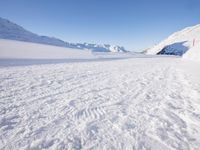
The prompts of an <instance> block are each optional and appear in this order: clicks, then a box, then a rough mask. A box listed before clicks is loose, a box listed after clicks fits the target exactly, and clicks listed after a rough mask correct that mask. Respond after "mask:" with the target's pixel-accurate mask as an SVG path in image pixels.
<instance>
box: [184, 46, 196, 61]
mask: <svg viewBox="0 0 200 150" xmlns="http://www.w3.org/2000/svg"><path fill="white" fill-rule="evenodd" d="M183 58H185V59H189V60H194V61H200V45H197V46H195V47H193V48H191V49H190V50H189V51H187V52H186V53H185V54H184V55H183Z"/></svg>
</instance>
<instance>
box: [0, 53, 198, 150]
mask: <svg viewBox="0 0 200 150" xmlns="http://www.w3.org/2000/svg"><path fill="white" fill-rule="evenodd" d="M199 76H200V65H199V63H196V62H192V61H191V62H190V61H185V60H182V59H180V58H176V57H155V58H154V56H152V57H145V56H144V57H143V58H142V57H140V58H129V59H121V60H111V61H98V62H97V61H94V62H78V63H77V62H76V63H73V62H71V63H58V64H46V65H31V66H17V67H16V66H13V67H0V91H1V92H0V149H20V150H23V149H32V150H35V149H95V150H96V149H99V150H103V149H105V150H107V149H137V150H141V149H156V150H157V149H162V150H168V149H170V150H171V149H180V150H182V149H184V150H187V149H188V150H189V149H199V147H200V80H199Z"/></svg>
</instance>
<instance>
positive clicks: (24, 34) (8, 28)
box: [0, 17, 127, 52]
mask: <svg viewBox="0 0 200 150" xmlns="http://www.w3.org/2000/svg"><path fill="white" fill-rule="evenodd" d="M0 39H9V40H17V41H25V42H33V43H40V44H47V45H54V46H61V47H67V48H74V49H82V50H92V51H94V52H127V51H126V50H125V48H124V47H122V46H118V45H109V44H88V43H69V42H64V41H62V40H60V39H57V38H54V37H48V36H39V35H37V34H35V33H32V32H30V31H28V30H26V29H24V28H23V27H21V26H19V25H17V24H15V23H13V22H11V21H9V20H7V19H3V18H1V17H0Z"/></svg>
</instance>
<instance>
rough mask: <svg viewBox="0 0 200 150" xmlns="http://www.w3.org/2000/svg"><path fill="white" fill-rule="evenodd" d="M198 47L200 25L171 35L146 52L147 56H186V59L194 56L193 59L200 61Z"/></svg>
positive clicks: (199, 44) (199, 45)
mask: <svg viewBox="0 0 200 150" xmlns="http://www.w3.org/2000/svg"><path fill="white" fill-rule="evenodd" d="M199 47H200V25H196V26H193V27H188V28H185V29H184V30H181V31H179V32H176V33H174V34H172V35H171V36H169V37H168V38H167V39H166V40H164V41H162V42H161V43H160V44H158V45H156V46H154V47H152V48H150V49H149V50H147V54H171V55H180V56H182V55H186V56H187V58H192V57H193V56H194V55H195V57H193V58H195V59H196V60H197V59H199V60H200V55H199V53H200V52H199V51H200V49H199ZM194 49H196V50H194ZM187 53H188V54H187ZM197 55H198V56H197ZM186 56H185V57H186Z"/></svg>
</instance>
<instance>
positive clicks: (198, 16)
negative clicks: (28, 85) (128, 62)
mask: <svg viewBox="0 0 200 150" xmlns="http://www.w3.org/2000/svg"><path fill="white" fill-rule="evenodd" d="M199 8H200V0H0V17H3V18H7V19H9V20H11V21H13V22H15V23H17V24H19V25H21V26H23V27H24V28H26V29H28V30H30V31H32V32H35V33H38V34H40V35H48V36H54V37H58V38H61V39H63V40H65V41H68V42H89V43H100V44H101V43H102V44H103V43H108V44H117V45H122V46H124V47H125V48H127V49H128V50H134V51H140V50H142V49H144V48H147V47H151V46H152V45H154V44H156V43H158V42H159V41H161V40H163V39H164V38H166V37H167V36H168V35H170V34H171V33H173V32H175V31H177V30H180V29H182V28H184V27H187V26H192V25H196V24H200V9H199Z"/></svg>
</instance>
